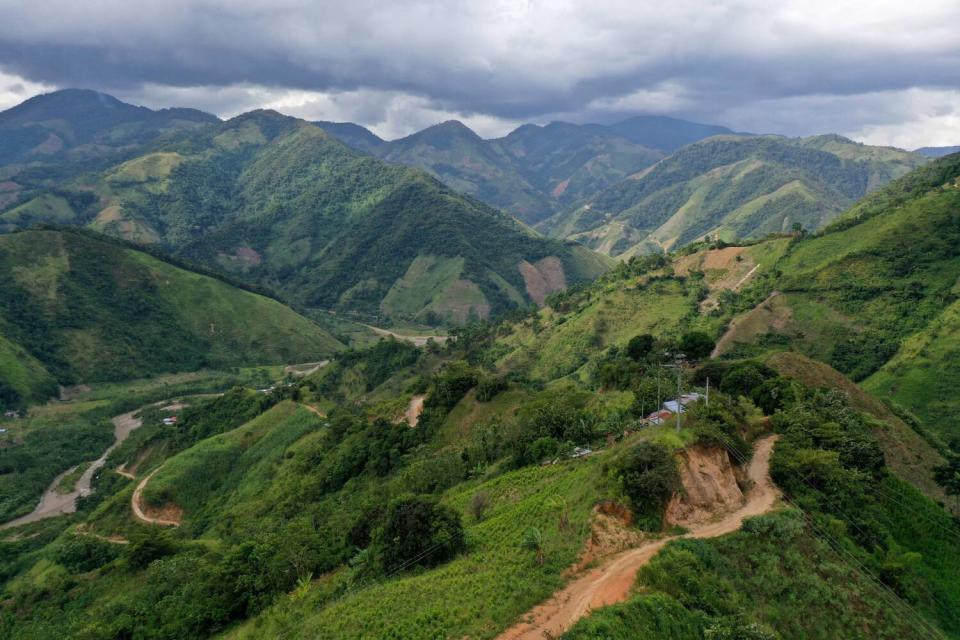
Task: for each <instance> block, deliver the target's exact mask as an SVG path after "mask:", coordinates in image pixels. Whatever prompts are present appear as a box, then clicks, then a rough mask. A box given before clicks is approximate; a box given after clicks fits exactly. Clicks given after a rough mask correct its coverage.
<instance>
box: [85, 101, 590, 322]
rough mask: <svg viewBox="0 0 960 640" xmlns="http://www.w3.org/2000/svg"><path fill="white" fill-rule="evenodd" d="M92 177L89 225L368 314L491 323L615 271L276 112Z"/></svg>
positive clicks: (293, 294)
mask: <svg viewBox="0 0 960 640" xmlns="http://www.w3.org/2000/svg"><path fill="white" fill-rule="evenodd" d="M89 181H95V186H94V191H95V193H96V194H97V198H96V201H95V202H94V204H92V205H91V206H89V207H87V208H86V209H85V210H84V211H83V213H82V214H78V215H77V216H76V219H77V220H78V221H81V222H82V221H89V224H91V225H92V226H93V227H94V228H96V229H98V230H101V231H104V232H106V233H110V234H114V235H118V236H120V237H124V238H127V239H130V240H133V241H139V242H155V243H158V244H159V245H160V246H161V247H163V248H165V249H166V250H169V251H172V252H173V253H175V254H178V255H182V256H186V257H188V258H190V259H191V260H192V261H194V262H199V263H203V264H206V265H209V266H210V267H213V268H216V269H219V270H225V271H227V272H230V273H232V274H234V275H235V276H236V277H237V278H239V279H241V280H244V281H247V282H251V283H257V284H262V285H266V286H268V287H270V288H272V289H275V290H277V291H279V292H281V294H282V295H283V296H284V297H285V299H288V300H291V301H295V302H296V303H298V304H300V305H303V306H309V307H322V308H325V309H331V310H336V311H344V312H356V313H361V314H363V315H364V316H365V317H367V318H375V317H378V316H381V317H387V318H391V319H406V320H416V321H420V322H424V321H429V322H443V321H448V320H449V321H454V322H465V321H467V320H468V319H470V318H471V317H476V318H485V317H487V316H489V315H490V314H491V313H496V312H501V311H504V310H506V309H510V308H513V307H516V306H523V305H526V304H529V303H531V302H542V300H543V296H544V295H546V294H547V293H550V292H551V291H555V290H558V289H562V288H563V287H565V286H567V285H568V284H573V283H576V282H580V281H582V280H586V279H590V278H592V277H595V276H596V275H598V274H599V273H601V272H602V271H603V270H605V269H606V267H607V265H606V264H605V261H604V259H603V258H601V257H599V256H592V255H591V254H590V252H589V251H587V250H585V249H584V248H582V247H577V246H572V245H565V244H562V243H559V242H556V241H552V240H546V239H543V238H541V237H538V236H537V235H536V234H534V233H533V232H531V231H530V230H528V229H526V228H524V227H522V225H519V224H518V223H516V222H515V221H513V220H512V219H510V218H509V217H508V216H506V215H503V214H502V213H500V212H498V211H496V210H494V209H491V208H489V207H487V206H485V205H483V204H481V203H479V202H477V201H475V200H473V199H471V198H468V197H465V196H462V195H460V194H457V193H455V192H454V191H452V190H450V189H449V188H447V187H444V186H443V185H441V184H440V183H439V182H437V181H436V180H434V179H433V178H431V177H429V176H427V175H426V174H424V173H422V172H420V171H417V170H414V169H411V168H407V167H403V166H399V165H395V164H390V163H385V162H383V161H381V160H378V159H376V158H373V157H371V156H369V155H366V154H360V153H358V152H355V151H352V150H350V149H349V148H347V147H346V146H344V145H343V144H341V143H340V142H338V141H336V140H335V139H334V138H332V137H330V136H329V135H327V134H326V133H324V132H323V131H322V130H321V129H319V128H317V127H315V126H313V125H310V124H308V123H306V122H303V121H301V120H296V119H294V118H289V117H286V116H281V115H280V114H277V113H275V112H253V113H250V114H246V115H244V116H239V117H237V118H234V119H233V120H230V121H229V122H226V123H224V124H223V125H221V126H219V127H215V128H210V129H205V130H203V131H200V132H196V133H193V134H189V135H187V134H184V135H181V136H180V137H178V138H176V139H174V140H171V141H170V142H168V143H165V144H163V145H158V146H155V147H153V148H151V150H150V151H149V152H148V153H146V154H143V155H139V156H136V157H134V158H132V159H130V160H128V161H126V162H124V163H122V164H120V165H117V166H114V167H111V168H109V169H107V170H106V171H105V172H103V173H100V174H97V175H95V176H87V177H84V178H82V179H80V180H78V181H76V182H75V183H73V185H74V186H73V188H74V189H77V190H81V189H83V186H84V184H87V183H88V182H89Z"/></svg>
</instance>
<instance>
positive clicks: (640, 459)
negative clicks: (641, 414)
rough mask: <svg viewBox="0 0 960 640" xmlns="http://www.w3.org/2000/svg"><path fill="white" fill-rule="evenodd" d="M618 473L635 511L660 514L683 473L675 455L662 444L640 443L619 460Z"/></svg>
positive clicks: (678, 485)
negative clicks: (678, 468)
mask: <svg viewBox="0 0 960 640" xmlns="http://www.w3.org/2000/svg"><path fill="white" fill-rule="evenodd" d="M616 473H617V476H618V478H619V481H620V486H621V489H622V491H623V493H624V495H626V496H627V497H628V498H629V499H630V504H631V505H632V506H633V509H634V511H636V512H637V513H638V514H643V515H657V514H659V512H660V511H661V510H662V509H663V508H664V507H665V506H666V503H667V501H669V500H670V496H672V495H673V492H674V491H676V490H677V489H679V488H680V473H679V471H677V463H676V461H675V460H674V458H673V454H672V453H671V452H670V450H669V449H667V448H666V447H664V446H663V445H660V444H656V443H653V442H641V443H640V444H638V445H636V446H635V447H633V448H632V449H630V451H628V452H627V454H626V455H625V456H624V457H623V458H622V459H621V460H620V461H619V464H618V465H617V468H616Z"/></svg>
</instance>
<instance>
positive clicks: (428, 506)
mask: <svg viewBox="0 0 960 640" xmlns="http://www.w3.org/2000/svg"><path fill="white" fill-rule="evenodd" d="M372 542H373V544H372V548H373V553H374V556H375V557H376V559H377V562H378V564H379V566H380V568H381V569H382V570H383V571H385V572H393V571H401V570H405V569H411V568H413V567H432V566H436V565H438V564H440V563H442V562H446V561H447V560H450V559H451V558H453V557H454V556H455V555H456V554H457V553H458V552H460V551H461V550H462V549H463V548H464V547H465V544H466V543H465V539H464V535H463V524H462V523H461V521H460V515H459V514H458V513H456V512H455V511H453V510H452V509H450V508H449V507H446V506H443V505H440V504H437V502H436V501H435V500H433V499H432V498H430V497H428V496H414V495H406V496H401V497H399V498H396V499H395V500H393V501H392V502H391V503H390V504H389V505H388V506H387V511H386V514H385V515H384V518H383V523H382V524H381V526H379V527H377V528H376V529H375V530H374V532H373V535H372Z"/></svg>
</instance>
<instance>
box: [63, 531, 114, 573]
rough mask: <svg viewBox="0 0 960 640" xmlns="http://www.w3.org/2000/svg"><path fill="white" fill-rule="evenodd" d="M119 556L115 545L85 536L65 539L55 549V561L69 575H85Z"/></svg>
mask: <svg viewBox="0 0 960 640" xmlns="http://www.w3.org/2000/svg"><path fill="white" fill-rule="evenodd" d="M119 555H120V547H119V545H116V544H111V543H109V542H106V541H103V540H98V539H97V538H94V537H91V536H86V535H75V536H72V537H70V538H67V539H66V540H65V541H64V542H63V544H62V545H61V546H60V548H59V549H57V553H56V561H57V562H58V563H60V564H62V565H63V566H65V567H66V568H67V569H68V570H69V571H70V572H71V573H86V572H87V571H93V570H94V569H99V568H100V567H102V566H103V565H105V564H107V563H108V562H112V561H113V560H114V559H116V558H117V557H118V556H119Z"/></svg>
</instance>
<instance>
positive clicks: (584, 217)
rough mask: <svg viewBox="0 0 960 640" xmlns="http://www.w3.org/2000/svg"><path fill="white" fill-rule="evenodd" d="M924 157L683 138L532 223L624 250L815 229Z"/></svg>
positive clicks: (824, 141) (771, 141)
mask: <svg viewBox="0 0 960 640" xmlns="http://www.w3.org/2000/svg"><path fill="white" fill-rule="evenodd" d="M923 162H924V159H923V157H922V156H919V155H915V154H911V153H909V152H906V151H901V150H898V149H892V148H886V147H869V146H866V145H862V144H857V143H854V142H852V141H850V140H847V139H845V138H842V137H840V136H833V135H829V136H815V137H812V138H799V139H791V138H783V137H778V136H718V137H713V138H709V139H707V140H703V141H701V142H697V143H695V144H692V145H689V146H687V147H684V148H682V149H680V150H679V151H677V152H676V153H674V154H673V155H671V156H669V157H667V158H666V159H664V160H662V161H660V162H659V163H657V164H656V165H654V166H653V167H651V168H650V169H648V170H646V171H642V172H640V173H637V174H636V175H634V176H632V177H631V178H629V179H627V180H624V181H622V182H620V183H618V184H616V185H614V186H612V187H610V188H608V189H606V190H605V191H603V192H601V193H599V194H597V195H595V196H594V197H592V198H590V199H589V200H588V201H587V203H586V204H584V205H582V206H579V207H576V208H573V209H570V210H568V211H566V212H564V213H561V214H558V215H557V216H555V217H553V218H551V219H550V220H547V221H545V222H544V223H542V224H541V225H540V228H542V229H543V230H546V231H549V233H550V235H553V236H555V237H562V238H570V239H575V240H577V241H579V242H582V243H584V244H586V245H587V246H590V247H592V248H594V249H596V250H598V251H601V252H603V253H607V254H610V255H614V256H625V257H629V256H630V255H634V254H637V253H647V252H659V251H665V250H671V249H676V248H679V247H682V246H683V245H685V244H688V243H690V242H693V241H695V240H697V239H700V238H703V237H705V236H708V235H710V236H715V237H720V238H723V239H725V240H728V241H729V240H734V239H740V240H742V239H749V238H759V237H763V236H765V235H767V234H769V233H773V232H784V231H790V230H791V229H793V228H794V227H795V226H799V227H802V228H804V229H807V230H817V229H820V228H822V227H824V226H825V225H826V224H827V223H829V222H830V221H831V220H833V219H834V218H835V217H837V216H838V215H840V213H842V212H843V211H844V210H845V209H847V208H848V207H849V206H850V205H851V204H853V203H854V202H855V201H856V200H857V199H858V198H860V197H862V196H863V195H865V194H867V193H869V192H870V191H872V190H874V189H876V188H878V187H880V186H882V185H884V184H886V183H887V182H889V181H890V180H892V179H894V178H897V177H899V176H901V175H903V174H905V173H907V172H908V171H910V170H911V169H913V168H915V167H917V166H919V165H921V164H922V163H923Z"/></svg>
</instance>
